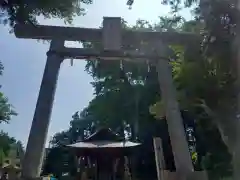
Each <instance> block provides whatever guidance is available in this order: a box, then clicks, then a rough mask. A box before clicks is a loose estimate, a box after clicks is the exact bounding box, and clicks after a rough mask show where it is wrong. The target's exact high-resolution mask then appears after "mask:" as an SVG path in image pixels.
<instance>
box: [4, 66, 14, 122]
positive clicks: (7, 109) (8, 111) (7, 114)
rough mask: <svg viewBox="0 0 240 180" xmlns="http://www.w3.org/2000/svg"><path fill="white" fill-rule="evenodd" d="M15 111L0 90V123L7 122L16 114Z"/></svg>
mask: <svg viewBox="0 0 240 180" xmlns="http://www.w3.org/2000/svg"><path fill="white" fill-rule="evenodd" d="M3 69H4V67H3V64H2V63H1V62H0V76H1V75H2V74H3ZM0 88H1V86H0ZM16 115H17V113H16V111H15V110H14V108H13V106H12V105H11V104H10V103H9V102H8V99H7V98H6V97H5V96H4V94H3V93H2V92H0V123H2V122H9V120H11V117H12V116H16Z"/></svg>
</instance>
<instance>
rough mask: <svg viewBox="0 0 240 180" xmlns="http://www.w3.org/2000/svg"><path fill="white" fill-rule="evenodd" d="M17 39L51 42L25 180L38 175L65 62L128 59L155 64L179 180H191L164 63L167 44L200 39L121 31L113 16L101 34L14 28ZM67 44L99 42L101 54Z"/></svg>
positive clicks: (96, 31)
mask: <svg viewBox="0 0 240 180" xmlns="http://www.w3.org/2000/svg"><path fill="white" fill-rule="evenodd" d="M15 35H16V37H18V38H29V39H44V40H51V45H50V50H49V52H48V53H47V62H46V66H45V70H44V74H43V79H42V83H41V87H40V92H39V96H38V100H37V105H36V109H35V114H34V117H33V122H32V127H31V131H30V135H29V139H28V144H27V149H26V154H25V158H24V161H23V170H22V176H23V178H35V177H38V176H39V174H40V169H41V165H42V160H43V154H44V149H45V148H44V147H45V142H46V137H47V132H48V126H49V122H50V118H51V111H52V106H53V100H54V95H55V89H56V84H57V79H58V74H59V70H60V65H61V63H62V62H63V60H64V59H65V58H71V59H88V58H99V59H102V60H131V61H134V62H136V63H138V62H142V61H146V60H148V61H150V62H151V63H152V64H153V65H155V66H156V69H157V71H158V80H159V84H160V90H161V94H162V98H163V102H164V104H165V107H166V117H167V123H168V128H169V129H168V130H169V135H170V139H171V145H172V149H173V153H174V161H175V165H176V169H177V172H176V174H177V177H178V179H180V180H186V179H188V178H189V177H193V176H195V173H193V165H192V161H191V157H190V153H189V150H188V144H187V141H186V137H185V132H184V128H183V123H182V118H181V115H180V111H179V107H178V102H177V100H176V92H175V91H176V90H175V88H174V86H173V80H172V75H171V67H170V64H169V62H168V55H169V54H168V50H169V49H168V45H169V44H184V45H186V44H188V43H192V42H194V43H196V42H197V43H198V42H200V41H199V40H200V38H199V37H198V36H196V35H195V34H188V33H176V32H139V31H131V30H125V29H122V27H121V18H115V17H106V18H104V21H103V28H102V29H90V28H76V27H57V26H41V25H36V26H33V25H23V24H17V25H16V26H15ZM65 40H66V41H85V42H102V44H103V49H100V50H99V49H91V48H90V49H89V48H88V49H85V48H66V47H64V41H65ZM145 44H147V46H145ZM143 46H144V48H143ZM129 47H131V50H129ZM136 65H137V64H136Z"/></svg>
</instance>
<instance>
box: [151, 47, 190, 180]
mask: <svg viewBox="0 0 240 180" xmlns="http://www.w3.org/2000/svg"><path fill="white" fill-rule="evenodd" d="M157 47H158V49H157V50H159V53H158V54H159V55H162V56H166V57H167V56H168V53H167V49H166V48H167V47H166V46H163V45H159V46H157ZM156 69H157V73H158V81H159V84H160V89H161V97H162V100H163V103H164V106H165V111H166V119H167V124H168V132H169V136H170V140H171V145H172V150H173V155H174V161H175V166H176V171H177V172H178V173H180V174H179V175H180V176H181V177H179V179H181V178H183V179H186V178H187V177H188V176H189V174H191V173H192V172H193V171H194V168H193V164H192V160H191V156H190V152H189V149H188V143H187V139H186V134H185V131H184V126H183V120H182V116H181V113H180V109H179V105H178V102H177V97H176V89H175V87H174V84H173V78H172V68H171V65H170V64H169V61H168V60H166V59H160V60H157V62H156Z"/></svg>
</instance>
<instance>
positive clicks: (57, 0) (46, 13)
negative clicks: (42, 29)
mask: <svg viewBox="0 0 240 180" xmlns="http://www.w3.org/2000/svg"><path fill="white" fill-rule="evenodd" d="M90 3H92V0H69V1H64V0H53V1H42V0H3V1H1V3H0V11H1V16H0V22H1V23H4V24H9V25H10V26H14V25H15V24H16V23H17V22H21V23H31V24H37V23H38V21H37V17H39V16H43V17H44V18H60V19H64V21H65V22H67V23H71V22H72V20H73V18H74V17H75V16H79V15H83V14H84V8H83V7H82V4H90Z"/></svg>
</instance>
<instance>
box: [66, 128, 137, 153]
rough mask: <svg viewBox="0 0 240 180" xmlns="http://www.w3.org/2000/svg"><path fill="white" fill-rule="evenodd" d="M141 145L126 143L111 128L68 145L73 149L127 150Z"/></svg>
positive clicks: (103, 129)
mask: <svg viewBox="0 0 240 180" xmlns="http://www.w3.org/2000/svg"><path fill="white" fill-rule="evenodd" d="M138 145H140V143H134V142H130V141H125V140H124V138H122V137H121V136H119V135H118V134H116V133H114V132H113V131H112V130H111V129H109V128H102V129H99V130H98V131H96V132H95V133H93V134H92V135H90V136H89V137H88V138H86V139H84V140H83V141H81V142H77V143H74V144H70V145H68V147H73V148H127V147H134V146H138Z"/></svg>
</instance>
